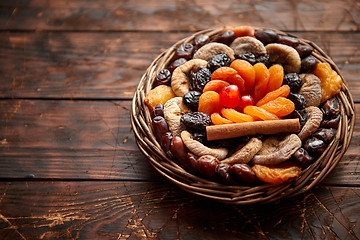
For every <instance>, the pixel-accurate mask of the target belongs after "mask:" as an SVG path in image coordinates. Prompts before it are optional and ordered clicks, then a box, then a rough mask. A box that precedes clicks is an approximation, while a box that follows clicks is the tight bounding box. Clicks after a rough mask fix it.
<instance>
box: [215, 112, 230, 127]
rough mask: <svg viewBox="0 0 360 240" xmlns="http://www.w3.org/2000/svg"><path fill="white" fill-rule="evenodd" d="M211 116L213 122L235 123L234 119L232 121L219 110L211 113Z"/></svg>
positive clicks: (216, 123) (218, 123)
mask: <svg viewBox="0 0 360 240" xmlns="http://www.w3.org/2000/svg"><path fill="white" fill-rule="evenodd" d="M210 118H211V121H212V123H213V124H215V125H220V124H229V123H233V121H230V120H229V119H227V118H224V117H222V116H221V115H220V114H219V113H217V112H215V113H213V114H211V116H210Z"/></svg>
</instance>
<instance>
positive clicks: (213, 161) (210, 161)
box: [196, 155, 219, 179]
mask: <svg viewBox="0 0 360 240" xmlns="http://www.w3.org/2000/svg"><path fill="white" fill-rule="evenodd" d="M218 162H219V161H218V160H217V158H215V157H213V156H211V155H204V156H201V157H199V158H198V160H197V161H196V169H197V170H198V172H199V173H200V175H201V176H203V177H206V178H208V179H214V178H215V169H216V167H217V165H218V164H219V163H218Z"/></svg>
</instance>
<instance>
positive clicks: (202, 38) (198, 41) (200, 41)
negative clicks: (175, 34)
mask: <svg viewBox="0 0 360 240" xmlns="http://www.w3.org/2000/svg"><path fill="white" fill-rule="evenodd" d="M208 42H210V38H209V36H208V35H199V36H197V37H196V38H195V39H194V48H195V51H196V50H197V49H199V48H201V47H202V46H204V45H205V44H207V43H208Z"/></svg>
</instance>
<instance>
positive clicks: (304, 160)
mask: <svg viewBox="0 0 360 240" xmlns="http://www.w3.org/2000/svg"><path fill="white" fill-rule="evenodd" d="M313 160H314V158H313V157H312V156H311V155H310V154H309V153H308V152H307V151H306V150H305V149H304V148H302V147H301V148H299V149H298V150H296V152H295V153H294V154H293V155H292V156H291V161H293V162H294V163H297V164H299V165H300V166H301V167H302V168H304V167H307V166H309V164H310V163H311V162H312V161H313Z"/></svg>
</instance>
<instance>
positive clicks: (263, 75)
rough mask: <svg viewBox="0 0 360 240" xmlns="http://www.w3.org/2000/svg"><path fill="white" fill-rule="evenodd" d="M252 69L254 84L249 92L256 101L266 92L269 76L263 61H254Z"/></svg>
mask: <svg viewBox="0 0 360 240" xmlns="http://www.w3.org/2000/svg"><path fill="white" fill-rule="evenodd" d="M254 69H255V85H254V88H253V90H252V92H251V95H252V96H253V97H254V99H255V102H257V101H259V99H261V98H262V97H263V96H264V95H265V94H266V89H267V84H268V82H269V78H270V72H269V69H267V67H266V66H265V64H263V63H256V64H255V65H254Z"/></svg>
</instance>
